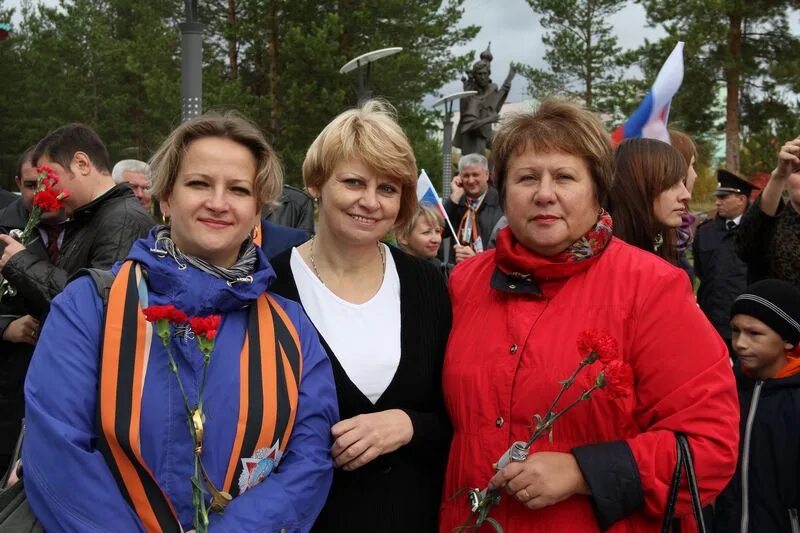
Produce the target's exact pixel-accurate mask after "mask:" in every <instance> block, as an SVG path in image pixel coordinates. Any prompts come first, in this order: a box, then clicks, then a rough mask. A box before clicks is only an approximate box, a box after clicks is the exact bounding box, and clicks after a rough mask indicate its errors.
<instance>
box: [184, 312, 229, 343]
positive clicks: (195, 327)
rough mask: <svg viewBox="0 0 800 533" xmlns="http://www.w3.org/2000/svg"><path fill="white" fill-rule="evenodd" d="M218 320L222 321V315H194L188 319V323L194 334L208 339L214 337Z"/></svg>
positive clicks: (217, 327) (211, 339)
mask: <svg viewBox="0 0 800 533" xmlns="http://www.w3.org/2000/svg"><path fill="white" fill-rule="evenodd" d="M220 322H222V317H221V316H219V315H209V316H195V317H192V318H190V319H189V325H190V326H191V327H192V331H194V334H195V335H198V336H202V337H205V338H206V339H207V340H210V341H213V340H214V338H216V336H217V330H218V329H219V324H220Z"/></svg>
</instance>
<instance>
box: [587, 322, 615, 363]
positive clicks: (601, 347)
mask: <svg viewBox="0 0 800 533" xmlns="http://www.w3.org/2000/svg"><path fill="white" fill-rule="evenodd" d="M578 352H579V353H580V354H581V355H583V356H584V357H586V356H588V355H589V354H591V353H595V354H597V358H598V359H600V361H601V362H602V363H603V364H604V365H608V364H609V363H611V362H612V361H615V360H617V359H619V347H618V346H617V341H616V339H614V337H612V336H611V335H609V334H608V333H606V332H604V331H600V330H599V329H588V330H586V331H584V332H582V333H581V334H580V335H578Z"/></svg>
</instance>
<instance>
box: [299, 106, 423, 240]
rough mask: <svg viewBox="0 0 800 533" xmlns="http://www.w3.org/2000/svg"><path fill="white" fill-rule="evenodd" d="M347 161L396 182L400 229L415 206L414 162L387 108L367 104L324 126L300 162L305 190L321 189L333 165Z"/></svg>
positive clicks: (409, 148)
mask: <svg viewBox="0 0 800 533" xmlns="http://www.w3.org/2000/svg"><path fill="white" fill-rule="evenodd" d="M350 159H355V160H358V161H360V162H362V163H364V165H366V166H367V167H369V168H370V169H371V170H373V171H375V172H376V173H379V174H381V175H383V176H386V177H388V178H392V179H395V180H397V181H399V182H400V186H401V192H400V211H399V213H398V214H397V219H396V221H395V225H396V226H400V225H403V224H404V223H405V222H406V221H407V220H408V219H409V218H410V217H411V215H412V214H413V213H414V209H416V206H417V162H416V159H415V158H414V151H413V150H412V149H411V144H410V143H409V142H408V138H407V137H406V134H405V133H404V132H403V129H402V128H401V127H400V126H399V125H398V124H397V121H396V120H395V114H394V109H393V108H392V107H391V106H390V105H389V104H387V103H384V102H381V101H379V100H368V101H367V102H365V103H364V104H363V105H362V106H361V107H360V108H357V109H350V110H348V111H345V112H344V113H341V114H340V115H339V116H337V117H336V118H334V119H333V120H332V121H331V122H330V124H328V125H327V126H325V129H323V130H322V132H321V133H320V134H319V135H318V136H317V138H316V139H314V142H313V143H311V146H310V147H309V148H308V152H307V153H306V158H305V161H303V182H304V183H305V185H306V189H308V188H311V187H314V188H316V189H321V188H322V186H323V185H324V184H325V182H326V181H327V180H328V179H329V178H330V177H331V175H332V174H333V169H334V168H335V167H336V165H338V164H339V163H341V162H342V161H346V160H350Z"/></svg>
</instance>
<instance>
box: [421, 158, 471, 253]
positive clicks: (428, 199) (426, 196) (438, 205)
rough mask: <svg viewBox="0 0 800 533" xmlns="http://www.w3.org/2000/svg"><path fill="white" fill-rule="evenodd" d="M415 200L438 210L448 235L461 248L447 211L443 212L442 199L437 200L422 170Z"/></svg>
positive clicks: (437, 197)
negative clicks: (448, 231) (447, 229)
mask: <svg viewBox="0 0 800 533" xmlns="http://www.w3.org/2000/svg"><path fill="white" fill-rule="evenodd" d="M417 200H419V203H421V204H424V205H428V206H431V207H433V208H435V209H438V210H439V213H441V215H442V217H443V218H444V220H445V222H447V227H449V228H450V233H452V235H453V238H454V239H455V240H456V244H458V245H459V246H461V242H459V240H458V235H456V230H455V229H453V224H452V223H451V222H450V217H448V216H447V211H445V210H444V205H442V199H441V198H439V195H438V194H436V189H435V188H434V187H433V183H432V182H431V179H430V178H429V177H428V174H427V172H425V170H424V169H423V170H422V172H420V175H419V179H418V180H417Z"/></svg>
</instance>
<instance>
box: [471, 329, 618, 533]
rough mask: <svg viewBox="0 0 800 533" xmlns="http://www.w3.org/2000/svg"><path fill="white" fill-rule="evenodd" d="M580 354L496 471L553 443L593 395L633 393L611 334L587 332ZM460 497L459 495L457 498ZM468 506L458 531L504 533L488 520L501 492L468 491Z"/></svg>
mask: <svg viewBox="0 0 800 533" xmlns="http://www.w3.org/2000/svg"><path fill="white" fill-rule="evenodd" d="M577 345H578V352H579V353H580V354H581V355H582V356H583V359H582V360H581V362H580V363H579V364H578V367H577V368H576V369H575V371H574V372H573V373H572V375H571V376H569V377H568V378H567V379H566V380H564V381H562V382H561V390H560V391H559V392H558V394H557V395H556V397H555V399H554V400H553V401H552V403H551V404H550V407H548V409H547V411H546V412H545V414H544V415H539V414H535V415H533V423H532V425H531V427H532V428H533V432H532V433H531V436H530V438H529V439H528V440H527V441H525V442H523V441H517V442H515V443H513V444H512V445H511V447H510V448H509V449H508V450H506V452H505V453H504V454H503V455H502V456H501V457H500V459H498V460H497V463H496V464H495V468H496V469H497V470H501V469H503V468H505V467H506V466H508V465H509V464H510V463H511V462H523V461H525V460H526V459H527V458H528V454H529V453H530V450H531V446H533V443H534V442H536V441H537V440H539V439H540V438H541V437H542V436H544V435H548V436H549V438H550V441H551V442H552V440H553V425H554V424H555V422H556V420H558V419H559V418H561V417H562V416H564V415H565V414H567V413H568V412H569V411H571V410H572V409H574V408H575V407H576V406H577V405H578V404H580V403H582V402H585V401H587V400H590V399H591V398H592V394H593V393H594V392H595V391H597V389H605V391H606V393H607V394H609V395H610V396H611V397H612V398H624V397H627V396H629V395H630V394H631V391H632V389H633V371H632V369H631V367H630V365H628V364H627V363H625V362H623V361H622V359H621V358H620V356H619V349H618V346H617V341H616V340H615V339H614V338H613V337H612V336H611V335H609V334H608V333H605V332H602V331H600V330H597V329H592V330H587V331H584V332H583V333H581V334H580V335H579V336H578V341H577ZM598 361H599V362H600V363H601V364H602V365H603V369H602V370H601V371H600V373H599V374H598V375H597V378H596V379H595V381H594V384H592V385H591V386H590V387H588V388H587V389H585V390H584V391H583V392H582V393H581V394H580V395H579V396H578V398H577V399H575V400H573V401H572V402H570V403H569V404H567V405H566V406H565V407H564V408H562V409H558V407H559V402H560V401H561V398H562V397H563V396H564V393H565V392H566V391H567V390H569V388H570V387H572V385H573V384H574V383H575V379H576V378H577V377H578V375H579V374H580V373H581V371H583V369H584V368H586V367H587V366H591V365H593V364H595V363H596V362H598ZM462 492H463V490H462V491H459V493H457V494H456V496H457V495H458V494H460V493H462ZM466 493H467V498H468V503H469V506H470V510H471V511H472V514H470V516H469V518H467V521H466V522H465V523H464V524H463V525H462V526H460V527H459V528H457V529H456V530H457V531H478V530H479V529H480V527H481V526H482V525H483V524H484V523H488V524H490V525H491V526H492V527H493V528H494V529H495V531H497V532H498V533H502V531H503V528H502V526H501V525H500V523H499V522H498V521H497V520H496V519H494V518H492V517H491V516H489V513H490V512H491V510H492V508H493V507H495V506H496V505H497V504H498V503H500V499H501V496H500V491H499V490H498V489H489V488H488V487H487V488H484V489H482V490H481V489H480V488H472V489H469V490H467V491H466Z"/></svg>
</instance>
